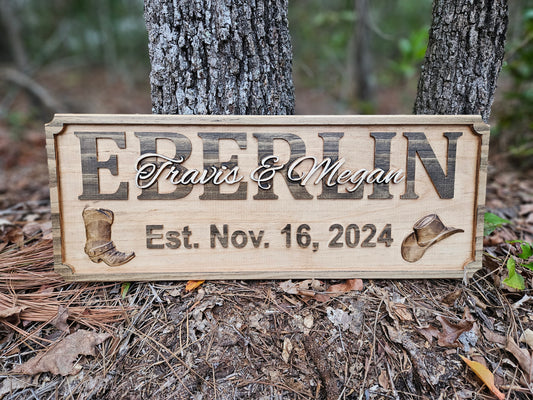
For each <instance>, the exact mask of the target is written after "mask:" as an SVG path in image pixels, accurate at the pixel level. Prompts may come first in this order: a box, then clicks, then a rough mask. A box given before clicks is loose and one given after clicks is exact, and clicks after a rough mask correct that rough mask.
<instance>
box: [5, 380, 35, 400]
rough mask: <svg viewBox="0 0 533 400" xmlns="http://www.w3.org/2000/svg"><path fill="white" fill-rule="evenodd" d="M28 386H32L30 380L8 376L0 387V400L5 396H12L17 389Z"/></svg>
mask: <svg viewBox="0 0 533 400" xmlns="http://www.w3.org/2000/svg"><path fill="white" fill-rule="evenodd" d="M28 386H34V385H33V384H32V382H31V379H30V378H24V379H20V378H19V377H16V376H8V377H6V378H5V379H4V381H3V382H2V384H1V385H0V399H1V398H2V397H4V396H5V395H6V394H10V393H11V394H12V393H14V392H15V391H17V390H19V389H25V388H27V387H28Z"/></svg>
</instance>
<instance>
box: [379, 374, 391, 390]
mask: <svg viewBox="0 0 533 400" xmlns="http://www.w3.org/2000/svg"><path fill="white" fill-rule="evenodd" d="M378 382H379V384H380V386H381V387H382V388H383V389H385V390H389V377H388V375H387V371H385V370H384V369H382V370H381V374H379V376H378Z"/></svg>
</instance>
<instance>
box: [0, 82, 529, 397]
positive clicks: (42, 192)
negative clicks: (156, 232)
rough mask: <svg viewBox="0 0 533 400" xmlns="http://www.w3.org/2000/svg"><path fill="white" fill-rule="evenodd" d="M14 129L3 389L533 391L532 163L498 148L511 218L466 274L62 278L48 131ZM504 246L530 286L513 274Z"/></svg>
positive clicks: (342, 393) (134, 99) (94, 89)
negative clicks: (514, 161) (516, 165)
mask: <svg viewBox="0 0 533 400" xmlns="http://www.w3.org/2000/svg"><path fill="white" fill-rule="evenodd" d="M63 78H65V77H63ZM97 81H98V79H97ZM58 85H59V83H58ZM87 87H88V89H87V92H85V93H83V95H80V94H70V93H68V91H67V90H65V92H64V96H63V98H62V99H63V100H64V101H65V102H67V103H69V104H70V105H71V106H72V107H71V108H72V109H74V110H75V111H83V112H102V111H105V112H149V104H148V101H149V100H147V99H146V97H147V95H146V93H148V92H141V91H139V92H131V93H130V92H128V91H129V90H130V88H128V87H127V86H124V87H113V85H109V84H106V83H105V82H104V83H102V85H101V86H98V83H96V84H94V85H89V86H87ZM117 91H119V92H120V93H122V94H123V95H124V96H123V99H128V100H129V101H130V103H128V102H126V101H122V102H121V101H118V100H117V96H113V95H112V93H116V92H117ZM76 96H78V97H76ZM106 96H107V97H106ZM109 99H114V100H112V101H111V100H109ZM84 103H85V104H91V105H92V108H88V107H86V108H84V107H82V106H79V107H76V104H78V105H79V104H84ZM16 128H17V127H16V126H15V125H14V124H13V122H10V123H9V124H8V122H7V121H0V399H2V398H3V399H31V398H33V399H57V398H63V399H69V398H72V399H146V398H152V399H198V400H199V399H328V400H330V399H365V400H366V399H443V400H444V399H492V398H497V397H496V396H499V398H500V399H504V398H506V399H531V398H532V396H533V337H532V336H533V313H531V307H532V304H533V271H530V270H528V269H527V268H524V267H522V266H521V264H520V262H519V261H520V260H519V255H520V253H521V249H520V247H519V246H518V245H517V244H513V243H509V241H511V240H516V239H520V240H525V241H527V242H529V243H532V242H533V171H525V172H524V171H518V170H513V169H512V168H510V167H509V166H508V165H507V164H506V163H505V162H504V161H502V160H501V159H497V158H496V157H492V158H491V166H490V170H489V182H488V185H487V208H488V210H489V211H491V212H493V213H495V214H497V215H499V216H501V217H503V218H506V219H508V220H509V221H511V223H509V224H505V225H503V226H502V227H500V228H498V229H496V230H495V231H494V232H493V233H492V234H491V235H490V236H487V237H486V238H485V241H484V254H485V255H484V259H483V268H482V269H481V270H479V271H478V272H477V273H476V274H475V275H474V277H473V278H472V279H470V280H468V282H465V281H461V280H444V279H434V280H366V279H364V280H363V281H356V280H352V281H347V282H345V281H333V280H332V281H323V282H316V281H314V282H310V281H304V282H297V284H298V285H300V286H301V287H304V286H305V288H306V289H308V290H307V291H305V293H307V295H299V294H291V293H288V291H287V282H280V281H209V282H205V283H203V284H202V285H200V286H199V287H198V288H196V289H193V290H190V291H187V290H186V282H146V283H131V285H129V284H124V283H115V284H101V283H66V282H64V281H63V280H62V278H61V277H60V276H58V275H57V274H55V273H54V272H53V261H52V241H51V234H50V229H51V223H50V202H49V194H48V170H47V166H46V155H45V150H44V132H43V128H42V125H34V126H33V128H32V127H31V126H30V127H28V126H25V127H24V129H23V130H22V131H16ZM510 257H512V258H513V259H516V260H517V261H518V263H517V267H516V271H517V272H518V273H519V274H520V275H521V276H522V277H523V278H524V286H525V289H523V290H516V289H512V288H510V287H509V286H507V285H506V284H505V283H504V282H503V281H504V279H505V278H507V276H508V270H507V268H506V263H507V260H508V259H509V258H510ZM530 261H531V260H530ZM343 284H345V290H346V291H344V292H343V293H341V294H339V295H337V296H317V295H314V296H313V294H323V293H322V292H323V291H324V290H325V289H324V288H325V287H328V286H329V287H330V289H331V285H343ZM337 287H338V286H337ZM461 356H464V357H466V358H467V359H469V360H473V361H476V362H479V363H481V364H482V365H483V366H485V367H486V368H487V369H488V371H489V372H488V373H485V375H484V377H485V383H488V384H489V385H490V382H489V381H490V379H493V380H494V387H495V388H497V389H494V387H493V392H491V390H490V388H489V387H487V385H484V384H483V382H482V381H481V380H480V379H479V378H478V377H476V375H475V374H474V372H473V371H472V369H470V368H469V367H467V365H466V364H465V362H464V361H463V360H462V359H461ZM481 375H482V376H483V373H481ZM497 390H499V391H500V392H502V393H503V394H498V392H497ZM494 392H496V395H495V394H493V393H494Z"/></svg>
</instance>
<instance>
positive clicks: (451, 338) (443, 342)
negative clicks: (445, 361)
mask: <svg viewBox="0 0 533 400" xmlns="http://www.w3.org/2000/svg"><path fill="white" fill-rule="evenodd" d="M437 320H438V321H439V322H440V323H441V325H442V332H441V333H439V336H438V339H439V340H438V344H439V346H442V347H459V346H460V344H459V342H458V341H457V339H458V338H459V336H461V334H462V333H463V332H467V331H469V330H470V329H472V327H473V326H474V322H473V321H467V320H461V321H459V323H457V324H456V323H453V322H450V321H448V320H447V319H446V318H444V317H442V316H440V315H439V316H438V317H437Z"/></svg>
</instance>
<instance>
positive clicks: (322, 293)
mask: <svg viewBox="0 0 533 400" xmlns="http://www.w3.org/2000/svg"><path fill="white" fill-rule="evenodd" d="M279 286H280V288H281V289H282V290H283V291H284V292H285V293H289V294H297V295H300V296H304V297H312V298H314V299H315V300H317V301H321V302H325V301H328V300H330V299H331V298H332V297H335V296H338V295H340V294H342V293H346V292H349V291H352V290H363V281H362V280H361V279H347V280H346V282H344V283H338V284H336V285H331V286H329V287H328V288H325V286H324V283H323V282H322V281H319V280H318V279H306V280H304V281H300V282H292V281H291V280H288V281H284V282H281V283H280V284H279Z"/></svg>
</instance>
